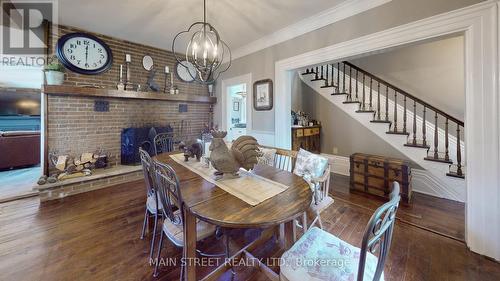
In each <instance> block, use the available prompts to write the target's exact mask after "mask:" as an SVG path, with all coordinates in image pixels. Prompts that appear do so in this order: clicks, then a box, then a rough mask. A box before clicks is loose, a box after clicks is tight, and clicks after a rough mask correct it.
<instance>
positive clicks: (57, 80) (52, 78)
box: [45, 70, 64, 85]
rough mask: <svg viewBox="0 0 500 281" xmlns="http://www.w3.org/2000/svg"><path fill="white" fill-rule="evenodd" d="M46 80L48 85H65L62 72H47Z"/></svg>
mask: <svg viewBox="0 0 500 281" xmlns="http://www.w3.org/2000/svg"><path fill="white" fill-rule="evenodd" d="M45 79H46V81H47V85H62V84H64V72H60V71H53V70H50V71H45Z"/></svg>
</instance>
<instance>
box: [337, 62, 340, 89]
mask: <svg viewBox="0 0 500 281" xmlns="http://www.w3.org/2000/svg"><path fill="white" fill-rule="evenodd" d="M338 92H340V62H337V93H338Z"/></svg>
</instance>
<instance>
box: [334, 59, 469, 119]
mask: <svg viewBox="0 0 500 281" xmlns="http://www.w3.org/2000/svg"><path fill="white" fill-rule="evenodd" d="M343 63H344V64H346V65H348V66H350V67H352V68H354V69H356V70H357V71H359V72H361V73H363V74H364V75H366V76H368V77H370V78H371V79H374V80H376V81H377V82H379V83H382V84H384V85H386V86H387V87H389V88H391V89H393V90H395V91H396V92H397V93H398V94H401V95H403V96H406V97H407V98H410V99H412V100H414V101H415V102H417V103H419V104H422V105H424V106H425V107H426V108H427V109H430V110H432V111H434V112H436V113H438V114H439V115H442V116H444V117H446V118H447V119H448V120H450V121H453V122H454V123H456V124H458V125H460V126H462V127H463V126H464V122H463V121H461V120H459V119H457V118H455V117H453V116H451V115H449V114H447V113H446V112H444V111H442V110H440V109H438V108H435V107H434V106H432V105H430V104H429V103H427V102H425V101H423V100H422V99H419V98H417V97H415V96H413V95H411V94H409V93H408V92H406V91H405V90H402V89H400V88H398V87H396V86H394V85H393V84H391V83H389V82H387V81H385V80H384V79H382V78H380V77H377V76H375V75H373V74H371V73H369V72H367V71H365V70H363V69H361V68H359V67H357V66H356V65H354V64H352V63H350V62H348V61H343Z"/></svg>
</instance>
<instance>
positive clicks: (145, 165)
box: [139, 148, 162, 259]
mask: <svg viewBox="0 0 500 281" xmlns="http://www.w3.org/2000/svg"><path fill="white" fill-rule="evenodd" d="M139 155H140V157H141V164H142V172H143V174H144V183H145V184H146V208H145V209H146V210H145V212H144V221H143V223H142V232H141V240H142V239H144V234H145V232H146V227H148V228H149V218H150V217H154V226H153V235H152V236H151V248H150V251H149V258H150V259H152V258H153V251H154V247H155V238H156V228H157V225H158V217H159V216H161V209H162V205H161V202H159V201H158V192H157V190H156V188H155V183H154V180H153V178H154V174H153V172H154V171H153V169H154V166H153V160H152V159H151V156H150V155H149V153H148V152H147V151H145V150H144V149H142V148H139Z"/></svg>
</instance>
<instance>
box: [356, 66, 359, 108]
mask: <svg viewBox="0 0 500 281" xmlns="http://www.w3.org/2000/svg"><path fill="white" fill-rule="evenodd" d="M356 101H359V98H358V70H357V69H356Z"/></svg>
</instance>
